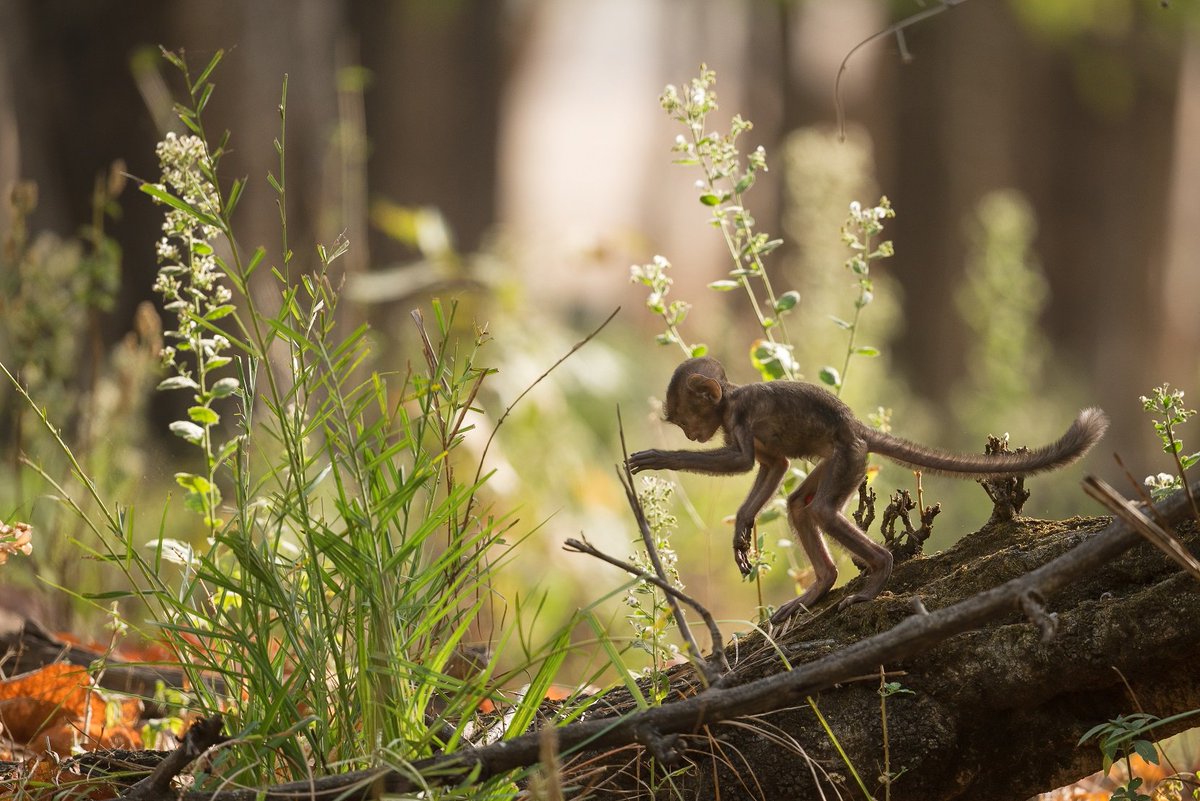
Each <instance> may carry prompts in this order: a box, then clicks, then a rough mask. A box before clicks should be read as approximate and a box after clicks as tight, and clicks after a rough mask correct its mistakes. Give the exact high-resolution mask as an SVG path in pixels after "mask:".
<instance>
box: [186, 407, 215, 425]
mask: <svg viewBox="0 0 1200 801" xmlns="http://www.w3.org/2000/svg"><path fill="white" fill-rule="evenodd" d="M188 417H190V418H192V422H193V423H197V424H199V425H202V426H215V425H216V424H217V423H219V422H221V415H219V414H217V413H216V412H214V411H213V410H212V409H210V408H208V407H207V406H193V407H191V408H190V409H188Z"/></svg>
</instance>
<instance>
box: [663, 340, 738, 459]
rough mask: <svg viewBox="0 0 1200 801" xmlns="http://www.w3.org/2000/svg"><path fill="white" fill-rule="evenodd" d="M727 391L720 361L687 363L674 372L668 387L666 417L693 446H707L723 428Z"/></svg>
mask: <svg viewBox="0 0 1200 801" xmlns="http://www.w3.org/2000/svg"><path fill="white" fill-rule="evenodd" d="M728 389H729V381H728V380H726V378H725V368H724V367H722V366H721V363H720V362H719V361H717V360H716V359H711V358H709V357H707V356H704V357H700V358H697V359H688V360H687V361H686V362H684V363H683V364H681V365H679V366H678V367H676V368H675V374H674V375H672V376H671V383H670V384H668V385H667V401H666V403H665V404H664V406H663V413H664V414H663V417H664V419H665V420H666V421H667V422H668V423H671V424H673V425H677V426H679V427H680V428H681V429H683V433H684V435H685V436H686V437H687V438H688V439H690V440H692V441H693V442H708V441H709V440H710V439H712V436H713V434H715V433H717V429H719V428H720V427H721V421H722V420H723V419H724V415H725V394H726V392H727V390H728Z"/></svg>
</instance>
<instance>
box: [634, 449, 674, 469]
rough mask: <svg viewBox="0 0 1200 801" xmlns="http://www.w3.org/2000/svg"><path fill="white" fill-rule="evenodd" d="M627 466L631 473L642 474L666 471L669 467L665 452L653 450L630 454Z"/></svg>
mask: <svg viewBox="0 0 1200 801" xmlns="http://www.w3.org/2000/svg"><path fill="white" fill-rule="evenodd" d="M626 464H627V465H629V472H631V473H640V472H642V471H643V470H664V469H666V467H667V464H666V459H664V454H663V452H662V451H660V450H656V449H653V448H651V449H650V450H648V451H638V452H637V453H633V454H630V456H629V460H628V461H627V462H626Z"/></svg>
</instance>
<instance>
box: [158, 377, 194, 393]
mask: <svg viewBox="0 0 1200 801" xmlns="http://www.w3.org/2000/svg"><path fill="white" fill-rule="evenodd" d="M156 389H159V390H168V389H200V385H199V384H197V383H196V382H195V381H193V380H192V379H190V378H188V377H187V376H185V375H173V376H171V377H170V378H164V379H163V380H162V381H159V382H158V386H157V387H156Z"/></svg>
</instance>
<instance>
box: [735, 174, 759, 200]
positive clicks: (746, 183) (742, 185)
mask: <svg viewBox="0 0 1200 801" xmlns="http://www.w3.org/2000/svg"><path fill="white" fill-rule="evenodd" d="M752 186H754V173H752V172H748V173H746V174H745V175H743V176H742V178H741V180H740V181H738V182H737V185H735V186H734V187H733V191H734V193H735V194H738V195H740V194H742V193H743V192H745V191H746V190H747V189H749V188H750V187H752Z"/></svg>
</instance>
